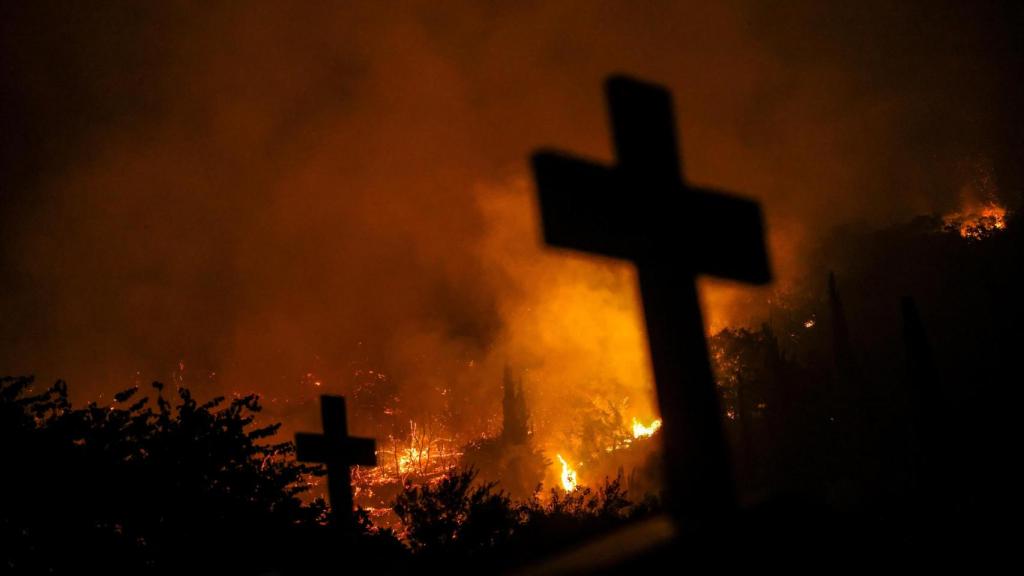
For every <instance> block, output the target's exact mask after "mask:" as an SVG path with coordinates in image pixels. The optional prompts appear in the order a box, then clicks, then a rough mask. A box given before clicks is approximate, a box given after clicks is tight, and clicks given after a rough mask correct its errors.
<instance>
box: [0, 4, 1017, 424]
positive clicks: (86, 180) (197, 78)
mask: <svg viewBox="0 0 1024 576" xmlns="http://www.w3.org/2000/svg"><path fill="white" fill-rule="evenodd" d="M974 4H982V3H946V2H913V3H905V2H900V3H893V2H873V1H871V2H837V3H835V5H833V6H825V3H823V2H786V3H778V4H776V3H762V2H742V1H736V2H661V1H624V2H596V1H586V0H578V1H551V0H545V1H521V2H507V3H491V2H463V1H454V0H453V1H447V2H427V1H424V2H395V3H392V2H376V1H374V2H342V3H320V2H316V3H314V2H309V3H290V2H245V3H237V2H208V1H207V2H138V3H134V2H107V3H102V5H96V6H87V5H86V4H83V3H80V2H70V1H66V2H58V1H39V2H22V3H5V5H4V7H3V8H0V58H2V67H0V89H2V99H0V105H2V118H3V130H2V133H0V201H2V212H0V274H2V276H0V277H2V284H0V373H2V374H24V373H34V374H36V375H37V376H38V377H39V379H40V380H42V381H44V382H48V381H51V380H53V379H55V378H58V377H62V378H65V379H68V380H69V381H70V383H71V388H72V391H73V393H75V394H76V395H77V397H78V398H94V397H96V396H97V395H98V394H99V393H101V392H105V393H109V392H112V391H115V390H119V389H122V388H125V387H127V386H129V385H131V384H132V383H133V382H135V381H148V380H152V379H160V380H164V381H168V380H170V379H172V378H173V377H175V372H176V371H177V373H178V377H182V374H184V376H183V377H184V378H185V379H186V380H187V381H190V382H192V385H193V386H194V387H200V388H201V387H203V386H206V387H209V388H210V389H211V390H210V391H211V392H215V391H219V390H227V391H247V390H257V391H260V392H263V393H265V394H267V395H268V396H292V397H308V396H311V395H312V394H314V393H316V392H319V391H321V389H317V390H313V389H312V388H311V385H312V382H313V381H321V382H322V383H323V388H322V389H332V390H345V389H346V386H351V381H350V379H351V374H352V372H353V371H354V370H358V369H364V370H365V369H375V370H380V371H384V372H385V373H387V374H388V375H389V377H390V378H391V379H392V380H393V381H394V382H396V383H397V384H398V386H399V387H400V388H401V389H403V390H406V391H409V390H424V391H430V393H429V394H427V393H426V392H424V393H423V394H422V396H429V398H435V397H436V396H437V395H438V394H441V395H443V394H442V393H447V392H445V391H447V390H451V389H453V388H457V389H460V390H461V391H462V393H463V394H467V395H470V396H471V395H472V394H478V395H479V396H480V397H481V398H493V399H494V400H493V401H494V402H496V401H497V400H496V396H495V394H494V391H495V389H496V387H497V385H498V383H499V381H500V378H499V374H500V369H501V367H502V366H503V365H504V364H505V363H509V364H511V365H513V366H516V367H518V368H519V369H522V370H529V374H531V376H529V377H528V378H527V380H528V382H530V381H532V384H528V388H527V392H528V394H532V395H533V398H534V402H535V404H539V403H540V402H541V401H540V400H538V398H541V399H544V402H547V403H548V404H547V405H549V406H550V405H551V404H550V403H551V402H554V401H555V400H553V399H552V398H551V396H552V395H554V396H557V393H558V390H561V389H563V388H565V387H574V388H586V387H588V386H593V387H602V386H604V388H601V389H602V390H607V389H608V388H607V386H613V388H614V386H621V392H622V394H623V395H627V396H628V395H632V396H634V397H635V399H634V400H633V402H634V405H635V409H636V411H637V412H638V413H639V414H641V415H643V416H649V415H650V412H651V410H652V406H651V404H650V398H649V394H650V391H649V376H648V375H647V374H648V371H647V364H646V363H647V360H646V356H645V351H644V340H643V333H642V328H641V326H640V323H639V311H638V308H637V302H636V295H635V291H634V289H633V281H634V280H633V277H632V275H631V271H630V269H629V268H628V267H627V266H623V265H619V264H616V263H611V262H602V261H594V260H588V259H581V258H578V257H568V256H566V255H564V254H559V253H555V252H548V251H542V250H541V247H540V242H539V232H538V229H537V218H536V208H535V205H534V203H533V188H532V183H531V181H530V179H529V174H528V172H527V162H526V159H527V157H528V155H529V153H530V152H531V150H533V149H535V148H536V147H538V146H542V145H546V146H557V147H559V148H563V149H567V150H572V151H576V152H579V153H582V154H586V155H590V156H594V157H598V158H604V159H606V160H610V158H611V152H610V143H609V136H608V127H607V122H606V117H605V103H604V101H603V97H602V93H601V81H602V79H603V78H604V77H605V76H606V75H608V74H609V73H612V72H627V73H629V74H632V75H635V76H638V77H641V78H644V79H648V80H652V81H656V82H659V83H663V84H666V85H667V86H669V87H670V88H671V89H672V90H673V93H674V96H675V99H676V105H677V108H678V111H677V116H678V121H679V128H680V129H681V134H682V139H683V149H684V154H685V164H686V168H687V175H688V177H689V178H690V179H691V180H693V181H696V182H699V183H702V184H709V185H714V186H716V187H720V188H725V189H732V190H736V191H739V192H742V193H743V194H744V195H747V196H750V197H754V198H757V199H759V200H761V201H762V202H763V203H764V206H765V210H766V213H767V217H768V226H769V233H770V240H771V243H772V259H773V263H774V265H775V269H776V271H777V272H778V276H779V278H780V281H781V282H785V281H787V279H791V278H794V277H796V276H797V275H799V274H800V273H801V272H802V270H801V263H802V262H803V260H802V258H803V256H804V254H805V253H806V252H807V251H808V250H810V249H811V247H812V245H813V244H814V242H815V239H816V238H819V237H820V235H821V234H822V233H823V232H824V231H826V230H828V229H829V228H830V227H831V226H833V225H835V224H840V223H846V222H855V221H869V222H889V221H893V220H899V219H903V218H907V217H910V216H912V215H914V214H918V213H922V212H930V211H944V210H948V209H951V208H953V207H954V206H956V205H957V204H958V203H959V202H960V201H961V199H960V198H959V193H960V191H961V190H962V189H963V186H964V179H965V175H964V174H965V173H969V172H970V170H969V169H967V170H965V168H964V167H965V166H973V165H975V164H976V163H977V162H979V161H985V162H989V163H994V165H995V166H996V168H997V170H998V168H999V167H1000V166H1003V165H1004V164H1003V163H1002V162H1003V159H1004V158H1005V157H1006V156H1007V155H1011V156H1012V153H1011V152H1008V151H1007V150H1008V142H1014V141H1015V140H1016V136H1013V135H1008V130H1007V124H1008V122H1009V120H1008V119H1010V118H1016V116H1015V115H1014V114H1015V113H1014V112H1013V111H1012V110H1011V109H1009V106H1010V105H1012V104H1014V103H1015V101H1016V100H1015V96H1016V95H1017V94H1018V92H1017V88H1016V86H1015V85H1014V84H1013V83H1014V82H1016V81H1017V76H1018V74H1019V71H1020V68H1019V52H1018V51H1017V48H1018V47H1017V45H1016V43H1015V42H1016V39H1015V33H1016V31H1017V29H1018V26H1017V24H1018V23H1019V18H1018V15H1017V14H1016V13H1013V12H1012V11H1011V10H1009V9H1006V10H1004V9H1003V8H1002V7H1000V6H998V5H996V4H990V5H989V6H987V7H979V6H975V5H974ZM998 176H999V175H998V174H997V177H998ZM1004 180H1005V177H1004ZM705 296H706V298H707V299H708V301H709V302H710V303H711V308H712V310H711V316H712V318H711V319H712V321H713V322H716V323H717V324H718V325H721V324H722V323H726V322H743V321H749V320H751V319H752V313H749V312H748V311H749V309H750V307H748V306H747V304H746V302H747V300H750V299H751V298H754V297H753V296H750V295H749V293H746V292H742V291H740V292H736V291H733V292H722V291H720V290H718V291H712V292H708V293H706V294H705ZM182 366H184V369H183V370H182V368H181V367H182ZM211 373H216V375H215V376H211ZM307 374H311V375H312V376H311V377H308V378H307V377H306V375H307ZM607 382H617V383H618V384H614V385H609V384H606V383H607ZM531 387H532V388H531ZM614 389H615V390H616V392H618V391H619V389H618V388H614ZM429 398H428V400H426V401H424V403H425V405H426V406H430V405H431V402H433V401H434V400H430V399H429Z"/></svg>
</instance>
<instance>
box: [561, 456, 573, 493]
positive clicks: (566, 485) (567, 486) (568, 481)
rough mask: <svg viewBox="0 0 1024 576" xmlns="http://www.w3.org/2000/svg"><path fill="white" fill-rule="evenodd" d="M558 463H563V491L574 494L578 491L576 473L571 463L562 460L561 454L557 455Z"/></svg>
mask: <svg viewBox="0 0 1024 576" xmlns="http://www.w3.org/2000/svg"><path fill="white" fill-rule="evenodd" d="M556 456H558V461H559V462H561V463H562V489H563V490H565V491H566V492H572V491H573V490H575V489H576V471H575V470H573V469H572V468H571V467H570V466H569V463H568V462H566V461H565V458H562V455H561V454H556Z"/></svg>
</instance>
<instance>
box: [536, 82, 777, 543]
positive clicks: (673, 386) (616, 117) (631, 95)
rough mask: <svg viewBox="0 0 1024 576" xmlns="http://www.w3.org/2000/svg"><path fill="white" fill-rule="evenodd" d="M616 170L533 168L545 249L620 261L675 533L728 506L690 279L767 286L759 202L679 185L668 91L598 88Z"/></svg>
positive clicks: (731, 497) (720, 436)
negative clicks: (639, 334) (654, 402)
mask: <svg viewBox="0 0 1024 576" xmlns="http://www.w3.org/2000/svg"><path fill="white" fill-rule="evenodd" d="M605 91H606V95H607V98H608V103H609V108H610V111H611V123H612V136H613V140H614V145H615V155H616V158H617V161H618V162H617V164H615V165H614V166H603V165H600V164H597V163H593V162H589V161H585V160H582V159H578V158H574V157H572V156H568V155H565V154H562V153H558V152H550V151H540V152H538V153H536V154H535V155H534V156H533V158H532V162H533V171H534V176H535V178H536V181H537V190H538V194H539V198H540V208H541V221H542V227H543V231H544V239H545V241H546V242H547V243H548V244H551V245H553V246H558V247H562V248H571V249H575V250H580V251H584V252H592V253H597V254H603V255H607V256H612V257H617V258H624V259H628V260H631V261H633V262H634V263H635V265H636V270H637V277H638V279H639V284H640V293H641V296H642V298H643V307H644V317H645V320H646V325H647V334H648V341H649V346H650V351H651V361H652V364H653V368H654V378H655V384H656V387H657V393H658V403H659V406H660V409H661V414H662V417H663V422H664V424H663V426H662V431H663V442H664V452H665V458H664V459H665V469H666V476H667V480H668V482H669V486H670V490H668V495H667V496H668V498H667V500H668V502H667V504H668V507H669V509H670V511H672V512H673V514H674V515H675V516H676V517H677V518H678V519H681V520H684V521H685V522H686V523H687V525H689V526H694V525H699V524H702V523H707V522H715V521H716V519H721V518H723V517H724V516H725V515H727V514H728V513H730V512H731V511H732V510H733V509H734V507H735V494H734V488H733V477H732V471H731V466H730V458H729V452H728V445H727V443H726V439H725V435H724V430H723V428H722V422H721V415H720V411H719V400H718V395H717V391H716V388H715V382H714V378H713V376H712V372H711V365H710V363H709V361H708V354H707V342H706V340H705V338H704V323H703V319H702V317H701V310H700V302H699V300H698V295H697V287H696V282H695V280H696V276H697V275H698V274H709V275H713V276H718V277H723V278H729V279H733V280H738V281H744V282H749V283H758V284H761V283H766V282H768V281H769V280H770V278H771V272H770V271H769V266H768V257H767V251H766V247H765V243H764V226H763V223H762V216H761V209H760V206H759V205H758V204H757V203H756V202H753V201H750V200H744V199H739V198H735V197H730V196H728V195H725V194H721V193H717V192H715V191H712V190H706V189H700V188H695V187H692V186H689V185H687V184H686V183H685V181H684V179H683V175H682V165H681V162H680V160H679V151H678V147H677V143H676V134H675V120H674V118H673V114H672V99H671V95H670V94H669V92H668V91H667V90H666V89H664V88H662V87H660V86H655V85H652V84H647V83H643V82H639V81H636V80H633V79H630V78H626V77H621V76H614V77H612V78H610V79H609V80H608V81H607V82H606V85H605Z"/></svg>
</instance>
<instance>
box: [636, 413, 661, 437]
mask: <svg viewBox="0 0 1024 576" xmlns="http://www.w3.org/2000/svg"><path fill="white" fill-rule="evenodd" d="M658 428H661V420H660V419H655V420H654V421H653V422H651V424H650V425H649V426H644V423H643V422H641V421H639V420H637V419H636V417H634V418H633V438H650V437H651V436H653V435H654V433H655V432H657V430H658Z"/></svg>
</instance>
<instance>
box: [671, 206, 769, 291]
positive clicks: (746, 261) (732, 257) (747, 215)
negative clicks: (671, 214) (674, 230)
mask: <svg viewBox="0 0 1024 576" xmlns="http://www.w3.org/2000/svg"><path fill="white" fill-rule="evenodd" d="M686 209H687V210H688V211H689V214H688V215H687V219H686V223H687V227H688V234H689V238H687V239H686V241H687V242H688V243H689V245H690V246H693V248H692V249H691V250H690V254H691V255H692V256H691V257H692V259H693V261H692V265H693V266H694V268H695V271H696V272H697V273H698V274H708V275H710V276H717V277H719V278H725V279H728V280H736V281H739V282H746V283H749V284H767V283H768V282H769V281H771V279H772V274H771V268H770V264H769V261H768V247H767V244H766V242H765V231H764V216H763V214H762V212H761V206H760V204H758V203H757V202H755V201H753V200H747V199H745V198H737V197H735V196H730V195H727V194H726V193H723V192H718V191H715V190H707V189H693V194H691V196H690V198H689V202H688V207H687V208H686Z"/></svg>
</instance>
